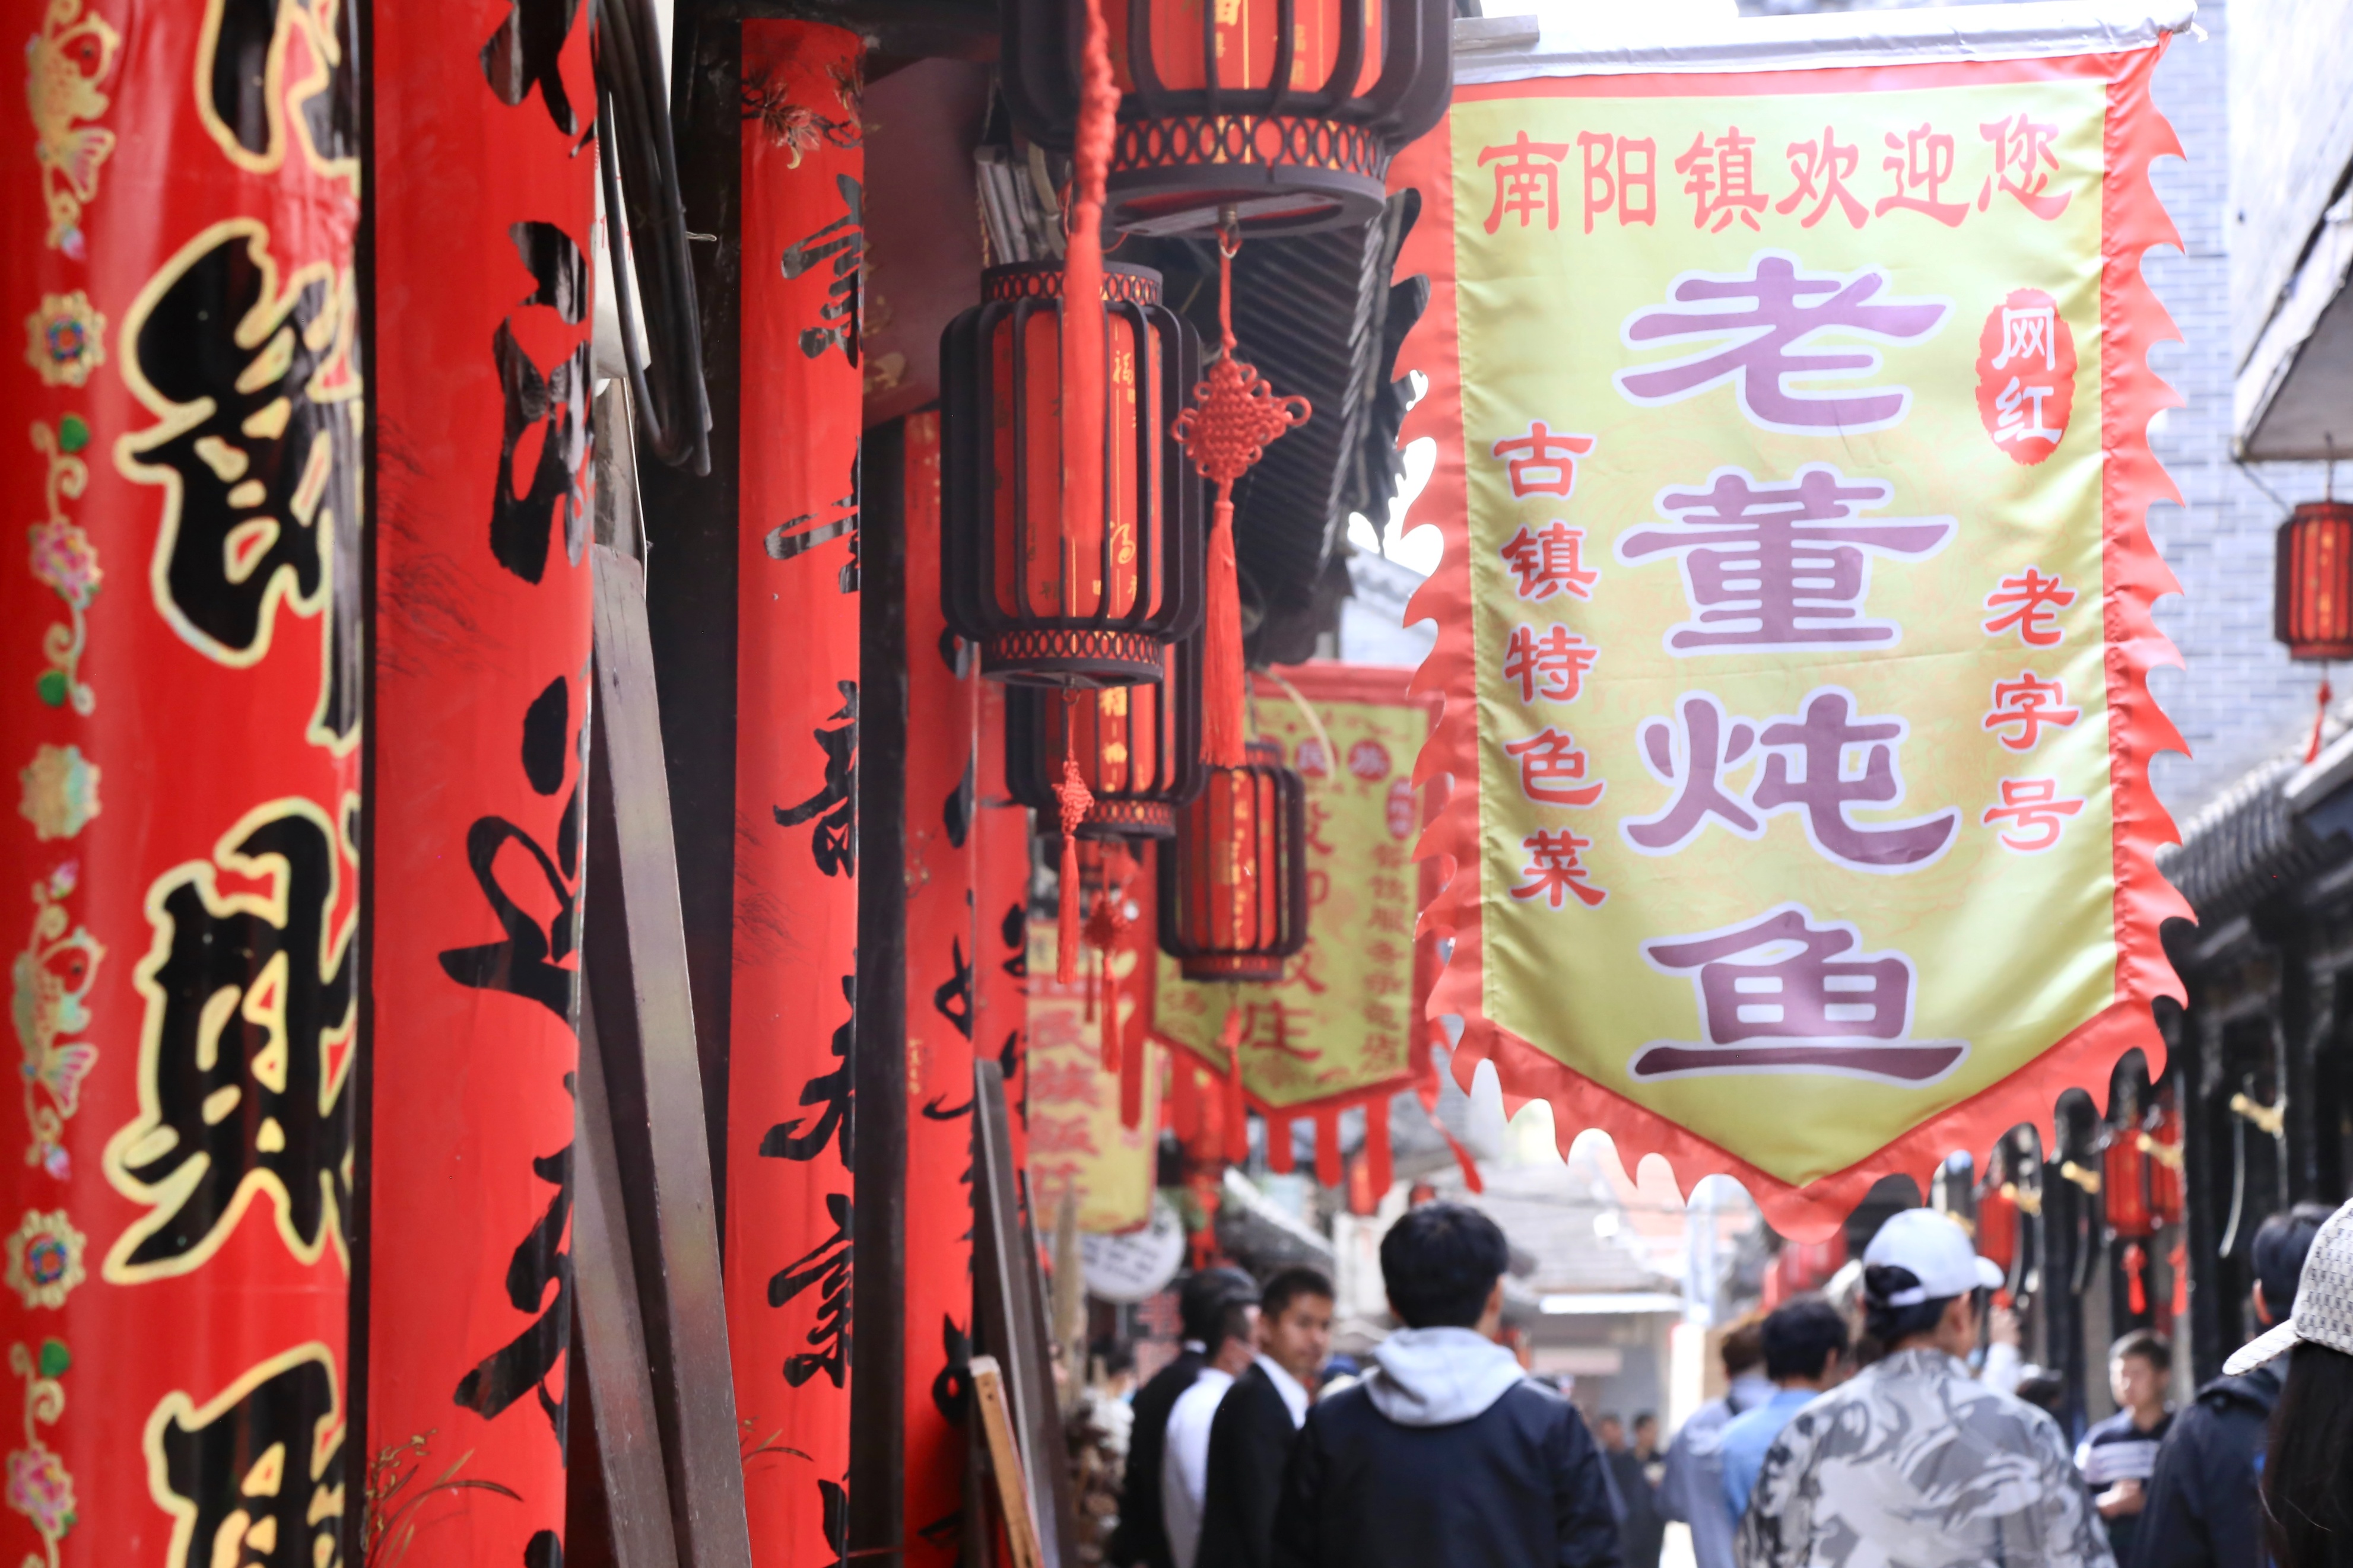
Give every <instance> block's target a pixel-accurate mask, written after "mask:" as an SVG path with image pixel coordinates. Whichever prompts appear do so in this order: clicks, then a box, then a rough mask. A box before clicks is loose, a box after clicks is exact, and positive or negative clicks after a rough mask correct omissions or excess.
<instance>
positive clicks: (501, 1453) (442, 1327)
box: [348, 7, 596, 1568]
mask: <svg viewBox="0 0 2353 1568" xmlns="http://www.w3.org/2000/svg"><path fill="white" fill-rule="evenodd" d="M516 26H517V24H516V22H514V21H513V20H512V19H510V20H508V21H506V22H504V23H502V24H501V25H500V26H499V27H498V28H497V29H496V30H495V31H487V30H486V31H485V33H484V34H483V35H481V36H480V37H476V36H473V35H470V34H468V33H466V32H464V31H463V30H459V29H453V28H451V27H450V26H448V18H447V17H446V16H436V15H433V14H432V13H430V12H429V11H427V10H425V9H421V8H417V7H403V8H396V9H392V10H386V11H385V12H383V13H381V14H380V15H379V16H378V17H377V23H376V27H375V36H374V37H375V50H376V55H375V70H374V73H373V75H374V79H375V83H376V89H375V113H376V122H375V123H376V132H375V152H376V158H377V166H378V167H379V168H384V169H388V170H391V171H393V172H394V177H392V178H389V179H386V180H384V181H383V182H381V183H380V184H379V186H378V190H377V205H376V213H377V219H376V226H375V235H376V257H375V309H376V311H377V316H378V319H379V320H380V321H385V322H397V323H399V326H398V330H397V331H383V332H380V333H379V334H377V337H376V350H377V361H376V363H375V365H374V366H373V367H372V371H373V378H374V382H375V413H376V417H377V419H378V421H379V429H380V432H381V436H380V444H381V447H382V448H383V449H384V450H385V451H387V452H394V451H396V452H397V453H399V455H400V457H399V460H397V461H393V462H386V463H385V464H384V465H382V468H381V470H380V472H379V475H378V479H377V496H378V500H379V502H380V508H381V516H382V518H383V519H384V520H385V526H383V527H381V528H379V529H378V530H377V531H376V537H375V579H376V591H375V605H376V606H377V620H376V636H375V650H374V652H375V669H376V702H375V713H376V715H377V732H376V743H375V769H376V773H375V777H376V784H377V790H376V795H375V799H376V801H377V802H378V806H377V809H376V812H375V826H374V834H373V837H372V843H373V847H374V858H373V862H372V871H371V876H372V896H373V900H374V901H373V909H374V913H375V937H374V941H373V942H372V945H371V951H370V964H371V968H372V970H373V977H374V978H373V986H374V994H375V996H376V998H377V999H378V1000H377V1002H376V1005H375V1012H374V1017H373V1033H372V1035H371V1037H370V1038H371V1041H372V1058H371V1060H372V1068H371V1070H372V1073H373V1078H372V1084H371V1093H370V1105H371V1118H372V1122H373V1137H372V1142H371V1143H370V1150H371V1152H370V1171H371V1183H372V1187H371V1190H372V1191H373V1192H374V1194H375V1202H374V1205H373V1207H372V1213H371V1215H370V1223H369V1225H368V1228H367V1235H368V1245H369V1258H370V1264H371V1266H370V1268H369V1270H368V1289H369V1310H368V1315H367V1319H366V1321H367V1324H368V1336H369V1344H368V1359H367V1368H368V1399H367V1404H366V1411H367V1421H368V1431H367V1433H366V1435H365V1441H364V1453H365V1454H366V1455H367V1456H368V1458H369V1460H370V1469H369V1472H368V1474H367V1476H366V1478H365V1479H366V1483H367V1487H368V1489H369V1492H370V1494H371V1495H372V1496H374V1497H376V1498H379V1499H385V1498H391V1497H410V1496H417V1495H422V1493H423V1491H424V1489H427V1488H431V1487H434V1486H435V1484H436V1483H437V1482H439V1483H443V1484H442V1485H441V1487H440V1489H439V1495H438V1497H437V1498H436V1500H435V1502H434V1504H433V1505H432V1506H433V1509H434V1512H433V1516H432V1523H431V1525H430V1529H431V1531H432V1533H431V1541H432V1543H433V1544H432V1554H433V1556H434V1557H435V1558H436V1559H437V1560H438V1561H445V1562H448V1563H452V1564H459V1563H465V1564H480V1565H482V1568H514V1565H515V1564H517V1563H525V1564H532V1565H534V1568H554V1563H558V1562H560V1561H561V1558H562V1553H563V1531H564V1522H565V1439H566V1436H567V1431H566V1429H567V1426H568V1422H569V1415H570V1404H569V1401H570V1397H571V1395H572V1394H574V1393H582V1394H583V1395H584V1396H585V1391H583V1390H576V1389H575V1388H574V1386H573V1383H572V1379H571V1365H572V1363H571V1358H570V1357H569V1355H568V1354H567V1353H566V1352H567V1349H568V1347H569V1344H570V1342H571V1323H572V1312H573V1301H572V1258H571V1245H570V1237H569V1232H568V1229H567V1222H568V1219H569V1216H570V1213H571V1207H572V1195H573V1185H572V1180H573V1178H572V1173H573V1159H572V1145H573V1125H574V1114H573V1093H572V1091H573V1087H574V1080H573V1074H574V1071H575V1068H576V1066H577V1064H578V1060H579V1045H578V1038H577V1033H576V1031H577V1027H578V1023H579V1009H580V1005H581V1001H582V998H581V992H580V984H579V979H580V975H579V946H580V927H579V921H580V918H581V911H582V904H581V898H580V893H581V878H582V871H583V867H582V863H581V862H582V857H583V854H584V846H585V842H586V821H585V820H584V817H585V814H586V805H587V801H586V782H587V781H586V773H587V752H588V746H587V740H588V723H589V700H588V694H589V679H590V670H589V610H590V574H591V571H592V566H591V563H590V561H589V558H588V543H589V534H590V531H591V516H590V513H591V510H592V508H591V493H590V467H589V440H590V411H589V398H590V395H591V385H590V353H591V351H590V343H589V336H590V333H591V331H592V330H593V326H592V321H593V316H592V311H591V310H590V304H589V287H588V285H589V279H590V277H591V268H590V266H589V263H588V258H589V256H590V255H591V254H592V249H593V247H594V246H595V245H596V236H595V235H594V233H593V232H592V229H593V225H594V223H595V217H596V198H595V193H594V190H593V188H592V184H591V182H592V181H593V179H594V176H595V173H596V171H595V169H594V168H593V167H592V166H591V165H590V164H589V162H588V160H587V159H586V158H585V157H581V156H577V155H575V150H576V149H577V147H578V144H579V142H580V138H581V137H582V135H583V134H584V133H586V132H588V131H589V129H590V126H591V125H592V123H593V122H594V121H595V117H596V89H595V84H594V82H593V79H592V72H591V67H590V60H589V37H588V32H589V29H588V27H587V26H586V18H585V17H583V18H581V19H579V20H578V22H577V23H576V25H575V26H572V27H571V28H570V29H569V30H568V31H567V32H565V33H563V34H560V35H558V36H556V37H552V38H540V39H534V40H533V42H532V46H531V51H530V53H531V58H532V59H533V61H536V62H538V63H537V64H536V65H534V66H533V68H532V69H531V70H528V71H526V70H525V69H524V68H523V58H524V57H523V54H522V52H519V46H520V43H521V39H520V37H519V35H517V34H516V32H515V30H514V29H515V28H516ZM427 162H429V163H431V165H432V167H433V169H434V176H433V178H431V179H430V180H417V179H403V178H400V177H399V174H398V172H399V171H400V170H402V169H403V168H414V167H417V166H421V165H422V164H424V163H427ZM460 255H462V256H465V257H469V258H473V259H474V261H475V262H476V263H477V264H476V265H472V266H465V267H452V266H451V265H450V261H451V258H452V257H453V256H460ZM427 583H430V584H432V587H431V591H430V592H424V591H420V589H419V585H420V584H427ZM353 1441H354V1443H358V1442H359V1441H360V1439H359V1438H357V1437H354V1439H353ZM359 1481H360V1478H359V1477H358V1476H357V1475H356V1474H354V1475H353V1476H352V1477H351V1478H350V1479H349V1483H348V1484H350V1485H351V1486H353V1488H354V1489H356V1488H357V1487H358V1485H359ZM452 1483H455V1484H452ZM352 1495H353V1497H354V1498H356V1496H357V1495H358V1493H357V1491H356V1490H354V1491H353V1494H352ZM406 1528H407V1524H406V1521H402V1520H400V1519H399V1518H398V1517H397V1515H396V1505H391V1504H388V1503H379V1504H378V1505H377V1506H376V1508H375V1511H374V1513H373V1514H372V1516H371V1519H370V1521H369V1525H368V1531H367V1534H366V1538H365V1543H366V1548H367V1550H368V1551H369V1552H371V1553H377V1552H382V1553H385V1554H387V1555H391V1554H397V1553H398V1552H400V1551H402V1550H405V1547H404V1546H403V1543H402V1539H401V1535H400V1532H401V1531H404V1530H405V1529H406Z"/></svg>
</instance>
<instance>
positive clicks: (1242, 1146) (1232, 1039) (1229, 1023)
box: [1225, 1007, 1250, 1165]
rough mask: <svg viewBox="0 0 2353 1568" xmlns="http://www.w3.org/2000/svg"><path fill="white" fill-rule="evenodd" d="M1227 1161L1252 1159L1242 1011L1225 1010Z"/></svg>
mask: <svg viewBox="0 0 2353 1568" xmlns="http://www.w3.org/2000/svg"><path fill="white" fill-rule="evenodd" d="M1225 1110H1226V1118H1225V1120H1226V1163H1228V1164H1229V1165H1239V1164H1241V1163H1244V1162H1245V1161H1247V1160H1248V1159H1249V1158H1250V1106H1249V1104H1248V1103H1247V1102H1246V1101H1245V1100H1243V1099H1242V1010H1241V1009H1240V1008H1239V1007H1229V1008H1228V1009H1226V1106H1225Z"/></svg>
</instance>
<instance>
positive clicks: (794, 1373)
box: [768, 1193, 850, 1388]
mask: <svg viewBox="0 0 2353 1568" xmlns="http://www.w3.org/2000/svg"><path fill="white" fill-rule="evenodd" d="M825 1212H826V1217H827V1218H828V1219H830V1220H831V1221H832V1222H833V1234H831V1235H830V1236H828V1237H824V1238H823V1239H821V1240H819V1241H818V1244H817V1245H816V1246H815V1247H810V1248H809V1249H808V1251H807V1252H805V1253H803V1254H802V1255H801V1256H800V1257H799V1258H796V1259H794V1260H793V1261H792V1262H790V1263H788V1264H786V1265H785V1267H784V1268H780V1269H778V1270H777V1271H776V1274H775V1275H773V1276H772V1277H770V1279H769V1280H768V1305H769V1306H771V1307H782V1306H786V1305H787V1304H788V1303H790V1302H791V1301H792V1300H795V1299H796V1298H797V1297H798V1296H800V1295H801V1294H802V1293H803V1292H804V1291H807V1290H811V1289H814V1290H816V1291H817V1292H818V1307H817V1326H816V1327H814V1328H812V1329H811V1330H809V1333H808V1342H809V1344H810V1345H811V1346H812V1347H814V1348H813V1349H812V1350H811V1351H810V1352H808V1353H807V1354H805V1355H795V1356H787V1357H786V1358H785V1382H786V1384H790V1385H791V1386H792V1387H795V1388H798V1387H799V1386H800V1385H801V1384H805V1383H807V1381H808V1380H809V1379H811V1378H813V1377H817V1376H819V1375H823V1376H825V1377H826V1378H828V1379H830V1380H831V1382H832V1384H833V1385H834V1387H836V1388H839V1387H841V1386H842V1385H843V1380H844V1379H845V1378H846V1377H847V1376H848V1375H849V1274H850V1245H849V1214H850V1209H849V1194H848V1193H828V1194H825Z"/></svg>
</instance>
